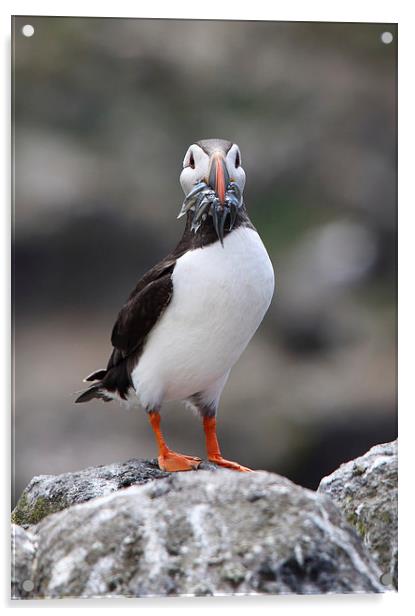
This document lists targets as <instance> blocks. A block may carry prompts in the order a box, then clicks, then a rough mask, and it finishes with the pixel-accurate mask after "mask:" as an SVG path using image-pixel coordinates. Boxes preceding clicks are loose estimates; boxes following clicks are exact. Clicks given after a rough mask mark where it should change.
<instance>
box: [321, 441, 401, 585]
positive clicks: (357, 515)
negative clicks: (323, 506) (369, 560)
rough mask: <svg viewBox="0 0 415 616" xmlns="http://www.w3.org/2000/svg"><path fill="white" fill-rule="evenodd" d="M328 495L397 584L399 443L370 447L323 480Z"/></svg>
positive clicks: (388, 579)
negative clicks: (363, 453)
mask: <svg viewBox="0 0 415 616" xmlns="http://www.w3.org/2000/svg"><path fill="white" fill-rule="evenodd" d="M318 491H319V492H320V493H323V494H327V495H329V496H330V498H332V499H333V501H334V502H335V503H336V505H337V506H338V507H339V508H340V509H341V510H342V511H343V512H344V514H345V516H346V519H347V521H348V522H349V523H350V524H351V525H352V526H354V527H355V529H356V530H357V532H358V533H359V535H360V536H361V537H362V539H363V543H364V544H365V545H366V546H367V548H368V550H369V551H370V553H371V554H372V556H373V558H374V560H375V561H376V562H377V564H378V565H379V568H380V569H381V571H382V572H383V581H384V583H385V584H387V585H389V584H391V582H393V585H394V587H395V588H397V587H398V442H397V441H394V442H392V443H385V444H383V445H376V447H372V449H370V450H369V451H368V452H367V453H366V454H365V455H363V456H361V457H360V458H356V460H352V461H351V462H348V463H347V464H342V465H341V466H340V468H338V469H337V470H336V471H334V473H332V474H331V475H329V476H328V477H324V479H322V481H321V483H320V486H319V488H318Z"/></svg>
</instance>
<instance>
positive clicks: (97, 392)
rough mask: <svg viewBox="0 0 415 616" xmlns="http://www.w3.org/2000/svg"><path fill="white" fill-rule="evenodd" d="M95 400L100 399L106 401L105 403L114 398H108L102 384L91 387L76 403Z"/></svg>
mask: <svg viewBox="0 0 415 616" xmlns="http://www.w3.org/2000/svg"><path fill="white" fill-rule="evenodd" d="M94 398H98V400H104V401H105V402H110V400H112V398H111V397H110V396H108V394H107V391H106V389H105V387H104V386H103V385H102V383H101V382H99V383H96V384H95V385H91V387H88V389H86V390H85V391H84V392H82V394H81V395H80V396H78V397H77V399H76V400H75V402H89V401H90V400H93V399H94Z"/></svg>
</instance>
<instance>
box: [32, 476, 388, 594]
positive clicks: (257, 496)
mask: <svg viewBox="0 0 415 616" xmlns="http://www.w3.org/2000/svg"><path fill="white" fill-rule="evenodd" d="M120 466H122V465H120ZM107 468H108V467H107ZM98 470H99V469H91V470H90V471H89V472H90V473H91V474H92V475H93V476H96V473H97V472H98ZM99 472H102V471H99ZM84 473H86V471H84ZM78 476H79V475H78ZM83 478H84V479H86V476H85V475H83ZM58 479H59V478H58ZM91 481H96V479H93V480H92V479H91ZM45 485H46V484H45ZM105 489H106V488H105ZM89 494H90V493H89ZM31 532H33V533H34V534H35V535H36V537H37V540H38V546H39V547H38V549H37V555H36V561H35V562H36V570H35V572H34V576H33V581H34V590H33V597H37V598H46V597H51V598H53V597H96V596H99V597H103V596H130V597H142V596H152V595H157V596H166V595H213V594H233V593H239V594H246V593H250V594H252V593H273V594H274V593H301V594H305V593H334V592H337V593H339V592H341V593H347V592H381V591H382V590H384V587H383V586H382V584H381V583H380V582H379V576H380V571H379V570H378V568H377V566H376V564H375V563H374V561H373V560H372V558H371V557H370V555H369V554H368V552H367V551H366V549H365V548H364V546H363V545H362V542H361V540H360V539H359V537H358V536H357V534H356V533H355V531H354V530H353V529H352V528H351V527H350V526H349V525H348V524H347V523H346V522H345V520H344V518H343V516H342V515H341V513H340V512H339V510H338V509H337V507H336V506H335V505H334V504H333V503H332V501H331V500H330V499H329V498H327V497H326V496H324V495H323V494H317V493H314V492H311V491H309V490H306V489H304V488H301V487H299V486H296V485H295V484H293V483H291V482H290V481H288V480H287V479H284V478H282V477H279V476H278V475H274V474H271V473H266V472H256V473H249V474H239V473H235V472H232V471H226V470H222V471H221V472H212V471H198V472H189V473H175V474H171V475H169V476H168V477H160V478H159V479H157V481H149V482H148V483H147V484H146V485H134V486H131V487H129V488H126V489H122V490H119V491H117V492H113V493H110V494H108V495H106V496H101V497H98V498H93V499H91V500H89V501H88V502H84V503H82V504H78V505H72V506H70V507H68V508H66V509H65V510H64V511H60V512H58V513H55V514H52V515H48V516H47V517H46V518H44V519H43V520H42V521H41V522H40V523H39V524H37V525H36V526H34V527H31Z"/></svg>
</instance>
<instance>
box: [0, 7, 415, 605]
mask: <svg viewBox="0 0 415 616" xmlns="http://www.w3.org/2000/svg"><path fill="white" fill-rule="evenodd" d="M12 14H14V15H34V14H36V15H73V16H75V15H79V16H107V17H111V16H119V17H154V18H185V19H203V18H211V19H215V18H216V19H248V20H253V19H266V20H274V19H275V20H281V21H283V20H289V21H349V22H378V23H394V22H399V128H400V131H399V139H400V142H399V174H400V175H399V281H400V283H399V323H400V330H399V361H400V370H399V377H400V378H399V405H400V415H399V425H400V430H399V433H400V497H399V498H400V539H401V541H400V550H401V556H400V591H399V593H398V594H387V595H383V596H381V597H380V596H373V597H368V596H333V595H331V596H322V597H319V596H318V597H295V596H278V597H265V596H264V597H247V598H238V597H236V598H220V599H218V598H216V599H213V600H212V599H204V598H200V599H151V600H150V599H137V600H125V601H123V600H118V601H116V602H115V601H103V600H93V601H91V600H88V601H85V600H84V601H82V600H62V601H59V602H57V601H54V602H51V601H39V602H17V601H16V602H13V603H10V602H8V601H7V597H8V595H9V586H8V580H9V561H8V559H7V553H8V546H9V538H8V528H7V525H8V513H7V511H4V507H3V508H2V513H3V521H4V525H3V527H2V531H3V532H2V534H1V535H0V536H1V538H2V541H4V544H3V543H2V544H1V548H2V549H1V554H3V555H6V559H3V562H2V563H1V566H2V567H4V570H2V571H1V573H2V575H1V578H0V579H2V580H3V581H4V582H5V584H3V586H5V588H2V591H3V593H2V597H3V605H4V607H6V609H13V608H19V609H24V610H26V609H30V608H31V607H38V608H41V609H43V608H49V607H52V608H54V609H57V608H59V607H65V608H69V609H71V610H74V609H77V614H79V610H82V609H84V608H85V609H103V608H104V609H107V608H109V609H119V608H120V607H127V608H133V609H137V608H138V609H140V608H142V609H145V610H150V611H151V612H153V613H154V610H156V611H157V610H160V611H161V610H163V609H164V610H169V612H170V613H171V614H173V615H174V614H176V613H179V611H180V612H181V611H187V612H189V610H191V611H195V610H197V611H198V613H200V614H201V615H203V614H204V613H208V612H209V611H211V610H219V611H221V610H224V609H226V610H228V611H230V612H232V611H235V612H236V611H238V613H239V614H248V613H251V612H252V610H253V609H260V610H261V611H262V612H264V613H271V610H272V612H274V611H275V609H278V608H283V609H284V613H285V612H286V611H287V612H289V613H307V614H310V615H311V616H312V615H313V614H318V615H319V616H320V615H322V614H326V613H327V614H328V613H330V614H332V613H333V611H334V610H335V611H336V614H347V615H348V616H349V615H350V612H351V611H356V613H357V614H360V613H363V610H364V613H365V614H372V613H376V614H377V615H378V614H379V615H381V614H388V616H390V612H391V609H393V608H397V609H399V610H400V612H401V611H403V609H404V608H405V605H406V601H407V602H408V605H410V602H411V603H412V604H413V599H412V596H411V585H412V569H413V566H412V561H413V543H414V542H413V539H412V536H413V529H412V527H413V515H414V504H413V500H414V499H413V498H412V490H410V489H407V488H409V487H410V486H411V485H412V486H413V484H414V479H413V475H414V470H413V469H414V461H413V457H412V456H411V449H413V438H414V431H413V430H411V427H412V428H413V425H414V420H413V417H414V413H415V409H414V402H413V399H414V393H413V388H412V381H413V380H414V377H413V370H414V369H413V366H412V364H413V360H412V356H413V342H414V336H413V333H414V327H413V322H414V318H415V317H414V315H415V306H414V299H413V296H414V291H413V289H414V273H413V270H414V256H413V251H412V250H411V248H412V246H413V244H414V239H413V236H414V233H415V225H414V214H413V212H414V209H415V199H414V187H413V183H414V180H413V177H414V166H415V160H414V158H415V157H414V155H413V152H414V147H415V146H414V143H415V135H414V130H413V128H414V122H413V115H414V109H415V100H414V95H413V89H412V88H411V86H412V85H413V79H412V80H411V75H412V73H413V60H412V58H413V57H414V55H415V54H414V45H413V39H414V36H413V29H414V26H415V21H414V19H413V8H412V7H411V3H410V2H409V0H408V1H405V0H402V1H400V2H399V1H396V0H395V1H392V0H388V1H387V2H386V1H383V0H377V1H376V2H372V1H370V0H359V1H353V0H349V1H348V2H344V3H341V4H340V3H339V2H325V1H323V0H313V2H309V1H308V0H303V1H298V0H297V1H293V0H291V1H290V2H288V3H285V2H275V3H271V2H269V1H268V2H265V1H262V0H256V1H255V2H254V3H249V4H248V3H246V2H243V0H238V1H237V0H234V2H232V3H224V2H223V0H222V2H219V1H217V0H209V1H208V2H206V3H200V2H198V3H192V2H189V1H187V2H183V1H181V0H180V1H179V0H175V1H174V2H167V1H164V2H155V1H154V2H151V3H149V4H143V3H138V2H122V1H119V0H117V2H114V3H113V4H110V3H107V4H106V5H105V6H104V5H103V3H93V2H87V1H83V2H80V1H76V0H74V1H72V2H70V3H69V2H60V3H59V4H58V3H56V2H51V1H47V2H46V1H37V2H36V3H34V2H14V3H8V4H7V3H5V4H4V5H3V6H2V17H3V19H2V21H1V24H2V26H1V27H2V29H3V46H2V50H3V52H4V55H5V58H3V62H2V63H1V69H2V71H3V72H4V77H3V79H2V83H3V88H2V93H3V95H2V96H1V105H2V111H3V113H2V114H1V117H2V120H3V122H2V124H1V131H2V137H3V139H2V141H1V142H2V144H3V147H2V149H1V156H2V158H3V161H2V162H3V164H2V165H1V166H0V168H1V171H2V174H3V176H2V180H3V181H2V182H1V184H0V185H1V187H2V191H3V204H5V207H3V209H2V216H3V218H2V224H1V228H0V240H1V247H2V250H3V258H2V259H1V267H0V284H1V287H2V289H3V290H5V291H3V292H4V295H5V297H4V301H3V302H2V303H1V313H0V327H1V330H0V338H1V340H3V341H4V340H6V341H7V340H9V329H10V311H9V289H10V276H9V273H8V272H9V268H10V259H9V238H10V235H9V231H8V227H9V210H8V207H7V204H8V201H9V198H10V180H9V170H10V167H9V145H10V140H9V122H10V107H9V100H8V96H9V91H10V85H9V84H10V80H9V66H10V65H9V52H10V43H9V41H10V15H12ZM411 82H412V83H411ZM6 347H7V345H6ZM0 357H1V364H0V379H1V380H0V391H2V392H3V396H4V398H5V399H4V398H3V399H4V404H3V405H2V407H3V408H2V411H3V417H4V425H3V439H4V440H3V451H4V452H6V456H7V455H8V454H9V452H10V445H9V427H10V426H9V421H8V406H9V397H8V396H7V394H6V392H7V391H8V390H9V385H10V383H9V377H10V371H9V368H8V365H9V351H8V348H5V349H4V348H3V352H2V354H1V356H0ZM3 460H4V459H3ZM4 461H5V463H4V464H3V467H4V468H5V469H8V468H9V467H10V464H9V462H8V459H6V460H4ZM8 482H9V478H8V476H7V475H6V478H5V483H4V485H3V492H2V494H3V496H4V495H7V494H9V483H8ZM4 500H5V501H6V504H7V500H8V499H7V498H6V499H3V502H4ZM403 538H404V539H403ZM4 560H5V562H4ZM75 606H76V607H75ZM408 611H409V610H408ZM404 613H406V610H405V612H404Z"/></svg>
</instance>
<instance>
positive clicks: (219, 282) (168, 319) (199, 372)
mask: <svg viewBox="0 0 415 616" xmlns="http://www.w3.org/2000/svg"><path fill="white" fill-rule="evenodd" d="M273 291H274V272H273V268H272V265H271V262H270V259H269V257H268V254H267V252H266V250H265V247H264V245H263V243H262V241H261V239H260V237H259V235H258V234H257V232H256V231H253V230H252V229H248V228H246V227H240V228H239V229H236V230H235V231H233V232H232V233H231V234H229V235H228V236H227V237H225V240H224V246H223V247H222V246H221V245H220V243H219V242H216V243H214V244H212V245H210V246H207V247H205V248H199V249H197V250H194V251H190V252H188V253H186V254H185V255H183V256H182V257H180V258H179V259H178V261H177V263H176V266H175V269H174V272H173V298H172V301H171V303H170V305H169V306H168V308H167V309H166V311H165V313H164V314H163V316H162V317H161V319H160V321H159V322H158V324H157V325H156V326H155V327H154V328H153V330H152V332H151V333H150V335H149V337H148V340H147V343H146V346H145V348H144V352H143V354H142V356H141V358H140V360H139V363H138V365H137V368H136V369H135V370H134V372H133V375H132V376H133V382H134V386H135V389H136V391H137V394H138V396H139V397H140V398H141V400H142V402H143V403H149V399H151V402H150V403H153V402H155V401H156V400H155V399H154V398H158V400H159V401H160V402H161V400H163V399H165V400H169V399H185V398H187V397H189V396H191V395H192V394H194V393H196V392H199V391H203V389H204V388H206V387H209V386H210V385H211V384H212V383H213V382H214V381H215V380H217V379H218V378H220V377H221V376H222V375H224V374H225V373H226V372H228V371H229V370H230V369H231V368H232V366H233V365H234V364H235V363H236V361H237V360H238V359H239V357H240V355H241V353H242V351H243V350H244V349H245V347H246V345H247V344H248V342H249V340H250V339H251V337H252V336H253V334H254V333H255V331H256V329H257V328H258V326H259V324H260V323H261V321H262V319H263V317H264V315H265V313H266V311H267V309H268V307H269V304H270V302H271V298H272V295H273Z"/></svg>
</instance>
